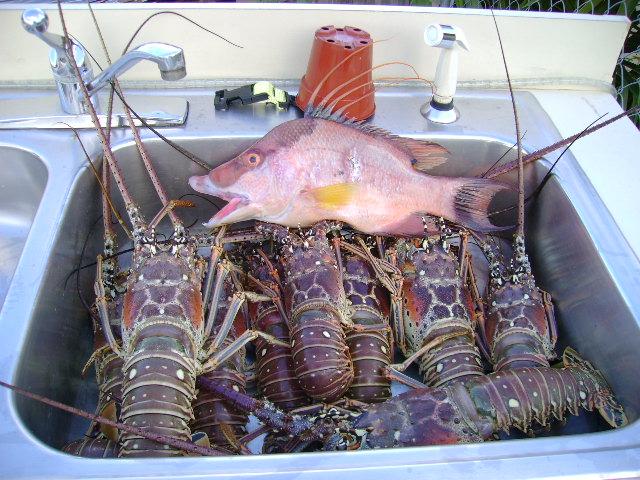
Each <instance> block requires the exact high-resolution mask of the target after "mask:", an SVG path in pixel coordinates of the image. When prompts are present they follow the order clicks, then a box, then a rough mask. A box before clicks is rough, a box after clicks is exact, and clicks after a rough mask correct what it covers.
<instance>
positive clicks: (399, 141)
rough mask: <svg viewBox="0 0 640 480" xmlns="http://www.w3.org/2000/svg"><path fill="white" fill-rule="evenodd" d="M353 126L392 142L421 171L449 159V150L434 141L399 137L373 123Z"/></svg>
mask: <svg viewBox="0 0 640 480" xmlns="http://www.w3.org/2000/svg"><path fill="white" fill-rule="evenodd" d="M353 127H354V128H357V129H358V130H360V131H361V132H364V133H367V134H369V135H372V136H374V137H378V138H382V139H383V140H387V141H389V142H392V143H394V144H395V145H396V147H398V148H399V149H400V150H403V151H404V152H406V153H407V154H408V155H409V156H410V157H411V158H412V160H411V166H412V167H413V168H415V169H416V170H419V171H421V172H424V171H426V170H430V169H432V168H434V167H437V166H438V165H442V164H443V163H445V162H446V161H447V160H448V159H449V151H448V150H447V149H446V148H444V147H443V146H442V145H439V144H437V143H435V142H429V141H428V140H418V139H416V138H408V137H399V136H398V135H395V134H393V133H391V132H389V131H388V130H385V129H384V128H380V127H376V126H374V125H365V124H354V125H353Z"/></svg>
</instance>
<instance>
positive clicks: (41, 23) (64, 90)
mask: <svg viewBox="0 0 640 480" xmlns="http://www.w3.org/2000/svg"><path fill="white" fill-rule="evenodd" d="M22 26H23V27H24V29H25V30H26V31H27V32H29V33H32V34H34V35H35V36H36V37H38V38H39V39H41V40H42V41H43V42H45V43H46V44H47V45H49V46H50V47H51V50H50V51H49V65H50V66H51V71H52V72H53V78H54V80H55V82H56V86H57V87H58V95H59V96H60V103H61V104H62V108H63V109H64V111H65V112H67V113H71V114H80V113H86V108H85V106H84V103H83V102H79V103H78V101H77V100H78V99H80V98H82V92H81V89H80V86H79V84H78V80H77V77H76V73H75V69H74V68H73V66H72V65H71V60H70V59H69V56H68V55H67V50H66V49H65V40H64V37H62V36H61V35H56V34H54V33H49V32H47V28H48V27H49V17H47V14H46V13H45V12H43V11H42V10H40V9H39V8H30V9H29V10H25V11H24V12H22ZM71 45H72V48H73V56H74V58H75V59H76V65H77V66H78V68H79V70H80V76H81V77H82V80H83V81H84V83H85V84H86V83H88V82H90V81H91V80H92V79H93V71H92V70H91V64H90V63H89V59H88V58H87V54H86V51H85V49H84V47H83V46H82V45H80V44H79V43H78V42H76V41H74V40H73V39H71Z"/></svg>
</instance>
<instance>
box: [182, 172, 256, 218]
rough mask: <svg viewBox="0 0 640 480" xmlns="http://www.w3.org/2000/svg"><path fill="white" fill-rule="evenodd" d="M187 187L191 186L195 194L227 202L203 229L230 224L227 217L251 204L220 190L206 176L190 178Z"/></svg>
mask: <svg viewBox="0 0 640 480" xmlns="http://www.w3.org/2000/svg"><path fill="white" fill-rule="evenodd" d="M189 185H191V188H193V189H194V190H195V191H197V192H200V193H205V194H208V195H213V196H214V197H218V198H221V199H222V200H225V201H226V202H228V203H227V204H226V205H225V206H224V207H222V208H221V209H220V210H219V211H218V212H217V213H216V214H215V215H214V216H213V217H211V218H210V219H209V221H208V222H207V223H205V224H204V226H205V227H209V228H213V227H217V226H218V225H222V224H223V223H232V222H229V218H228V217H229V216H230V215H231V214H232V213H234V212H237V211H238V210H239V209H241V208H242V207H245V206H248V205H249V204H250V203H251V202H250V201H249V199H248V198H247V197H245V196H244V195H240V194H236V193H232V192H225V191H223V190H220V189H219V188H218V187H217V186H216V185H214V184H213V183H212V182H211V180H210V179H209V178H208V176H207V175H203V176H193V177H191V178H190V179H189ZM236 221H237V220H236Z"/></svg>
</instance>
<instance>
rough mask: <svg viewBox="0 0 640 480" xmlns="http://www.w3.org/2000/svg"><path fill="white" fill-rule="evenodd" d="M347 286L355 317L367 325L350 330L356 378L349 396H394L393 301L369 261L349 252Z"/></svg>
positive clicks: (372, 399) (371, 398)
mask: <svg viewBox="0 0 640 480" xmlns="http://www.w3.org/2000/svg"><path fill="white" fill-rule="evenodd" d="M343 278H344V282H343V283H344V289H345V294H346V296H347V299H348V300H349V301H350V302H351V307H352V310H353V314H352V315H351V321H352V322H353V323H354V324H356V325H360V326H361V327H364V328H365V329H364V330H362V331H359V330H357V329H354V330H351V331H349V332H348V333H347V337H346V340H347V346H348V347H349V351H350V352H351V361H352V362H353V372H354V378H353V382H352V383H351V387H350V388H349V390H348V391H347V394H346V395H347V397H349V398H354V399H356V400H360V401H362V402H366V403H373V402H382V401H384V400H386V399H387V398H389V397H390V396H391V381H390V380H389V378H388V377H387V376H386V375H385V372H386V368H387V367H388V366H389V364H390V363H391V355H392V348H393V347H392V346H391V335H390V326H389V302H388V300H387V298H386V297H385V295H384V292H383V291H382V286H381V285H380V284H379V283H378V281H377V280H376V278H375V274H374V272H373V271H372V269H371V267H370V266H369V265H368V264H367V262H366V261H364V260H362V259H360V258H358V257H356V256H355V255H346V257H345V261H344V275H343Z"/></svg>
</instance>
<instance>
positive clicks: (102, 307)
mask: <svg viewBox="0 0 640 480" xmlns="http://www.w3.org/2000/svg"><path fill="white" fill-rule="evenodd" d="M96 277H97V278H96V281H95V284H94V290H95V293H96V306H97V308H98V315H99V317H100V323H101V325H102V332H103V333H104V336H105V339H106V341H107V344H108V345H109V347H111V350H113V351H114V353H116V354H117V355H122V351H121V350H120V347H119V346H118V342H116V338H115V336H114V335H113V330H112V328H111V322H110V321H109V308H108V306H107V299H106V297H105V291H104V283H103V281H102V255H98V268H97V273H96Z"/></svg>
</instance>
